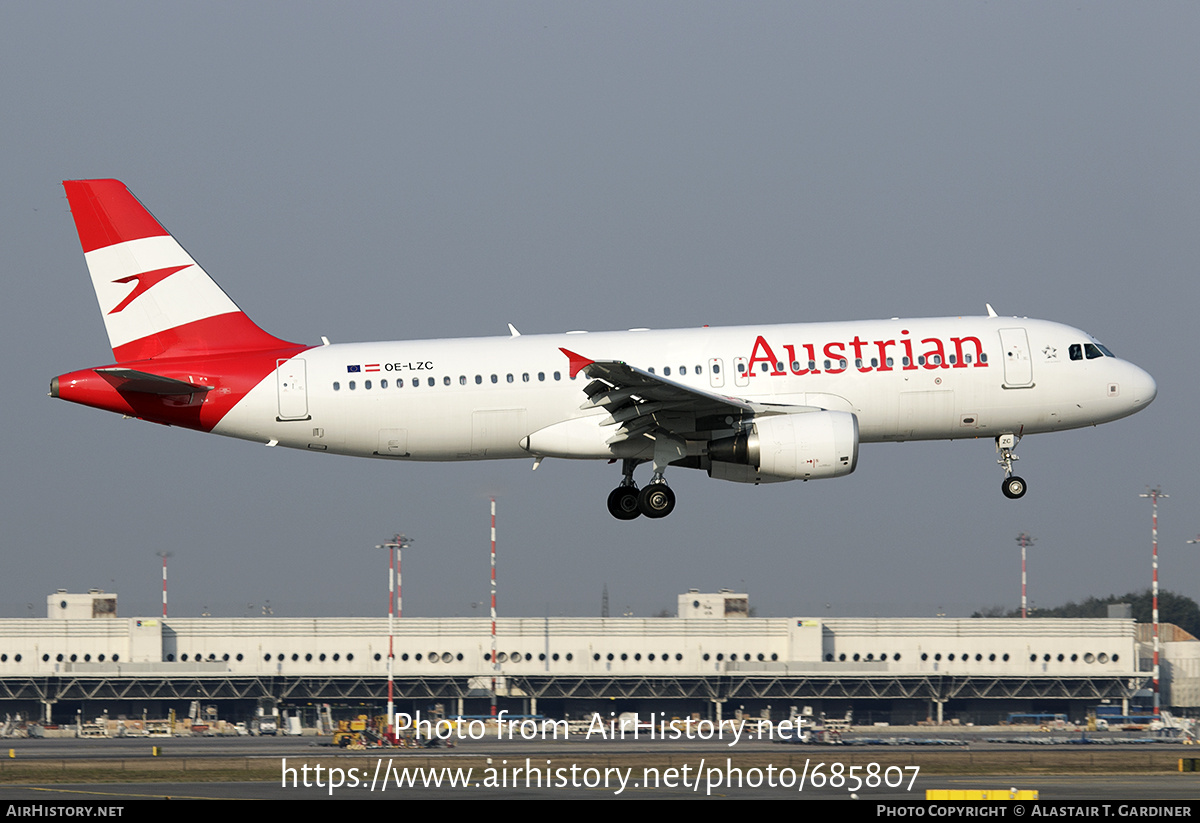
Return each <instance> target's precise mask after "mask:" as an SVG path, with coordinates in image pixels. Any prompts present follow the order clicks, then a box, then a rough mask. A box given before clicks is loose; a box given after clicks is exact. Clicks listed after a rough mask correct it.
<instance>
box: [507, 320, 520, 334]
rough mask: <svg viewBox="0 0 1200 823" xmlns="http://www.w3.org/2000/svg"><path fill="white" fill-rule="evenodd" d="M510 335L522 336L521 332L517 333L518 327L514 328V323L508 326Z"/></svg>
mask: <svg viewBox="0 0 1200 823" xmlns="http://www.w3.org/2000/svg"><path fill="white" fill-rule="evenodd" d="M508 333H509V334H510V335H511V336H513V337H520V336H521V333H520V332H519V331H517V327H516V326H514V325H513V324H512V323H509V324H508Z"/></svg>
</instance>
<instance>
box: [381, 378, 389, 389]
mask: <svg viewBox="0 0 1200 823" xmlns="http://www.w3.org/2000/svg"><path fill="white" fill-rule="evenodd" d="M379 388H381V389H386V388H387V378H384V379H383V380H380V381H379Z"/></svg>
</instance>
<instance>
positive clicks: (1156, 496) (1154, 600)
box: [1138, 486, 1170, 717]
mask: <svg viewBox="0 0 1200 823" xmlns="http://www.w3.org/2000/svg"><path fill="white" fill-rule="evenodd" d="M1169 496H1170V495H1166V494H1163V491H1162V487H1161V486H1155V487H1154V488H1152V489H1151V488H1147V489H1146V493H1145V494H1139V495H1138V497H1148V498H1150V503H1151V508H1152V511H1153V518H1152V520H1151V521H1150V542H1151V545H1152V547H1153V549H1152V551H1153V553H1152V555H1151V557H1152V567H1153V582H1152V585H1151V610H1152V618H1153V621H1154V714H1155V716H1156V717H1157V716H1158V705H1159V691H1158V501H1159V500H1166V499H1167V498H1168V497H1169Z"/></svg>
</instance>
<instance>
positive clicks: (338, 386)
mask: <svg viewBox="0 0 1200 823" xmlns="http://www.w3.org/2000/svg"><path fill="white" fill-rule="evenodd" d="M341 388H342V384H341V383H339V382H338V381H336V380H334V381H333V390H334V391H339V390H341Z"/></svg>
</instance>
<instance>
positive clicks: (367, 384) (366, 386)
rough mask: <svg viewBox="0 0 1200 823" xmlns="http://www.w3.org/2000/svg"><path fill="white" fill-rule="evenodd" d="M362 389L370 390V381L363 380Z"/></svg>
mask: <svg viewBox="0 0 1200 823" xmlns="http://www.w3.org/2000/svg"><path fill="white" fill-rule="evenodd" d="M363 388H364V389H370V388H371V381H370V380H364V381H363Z"/></svg>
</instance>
